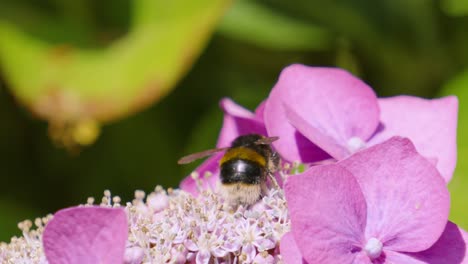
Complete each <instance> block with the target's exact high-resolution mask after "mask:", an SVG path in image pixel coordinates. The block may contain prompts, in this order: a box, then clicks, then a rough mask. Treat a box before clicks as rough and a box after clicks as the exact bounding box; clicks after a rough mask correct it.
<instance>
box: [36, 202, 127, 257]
mask: <svg viewBox="0 0 468 264" xmlns="http://www.w3.org/2000/svg"><path fill="white" fill-rule="evenodd" d="M127 237H128V226H127V215H126V214H125V211H124V210H123V209H118V208H103V207H72V208H67V209H63V210H60V211H58V212H57V213H56V214H55V215H54V217H53V219H52V220H51V221H50V222H49V223H48V224H47V226H46V228H45V230H44V234H43V244H44V252H45V255H46V256H47V260H48V261H49V263H50V264H60V263H63V264H65V263H67V264H73V263H76V264H81V263H102V264H112V263H123V260H124V252H125V243H126V241H127Z"/></svg>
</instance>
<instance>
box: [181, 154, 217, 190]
mask: <svg viewBox="0 0 468 264" xmlns="http://www.w3.org/2000/svg"><path fill="white" fill-rule="evenodd" d="M223 155H224V152H220V153H216V154H215V155H213V156H211V157H209V158H208V159H207V160H205V161H204V162H203V163H202V164H201V165H200V166H198V167H197V168H196V169H195V172H196V173H197V174H198V177H199V179H200V182H201V188H202V190H207V189H210V188H211V189H213V188H216V184H217V183H218V179H219V161H220V160H221V157H223ZM207 172H209V173H212V175H211V176H210V177H209V178H205V177H204V175H205V173H207ZM180 189H182V190H184V191H186V192H188V193H191V194H192V195H194V196H197V195H198V194H199V193H200V192H199V188H198V187H197V182H196V181H195V179H193V178H192V176H191V175H189V176H187V177H185V179H183V180H182V182H181V183H180Z"/></svg>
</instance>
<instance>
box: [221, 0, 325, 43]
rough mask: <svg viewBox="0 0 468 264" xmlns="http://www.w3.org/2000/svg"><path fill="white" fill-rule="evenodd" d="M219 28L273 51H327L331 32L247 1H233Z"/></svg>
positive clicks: (224, 32) (229, 34)
mask: <svg viewBox="0 0 468 264" xmlns="http://www.w3.org/2000/svg"><path fill="white" fill-rule="evenodd" d="M219 31H220V32H221V33H222V34H225V35H226V36H229V37H232V38H237V39H240V40H241V41H245V42H248V43H252V44H255V45H258V46H260V47H264V48H269V49H277V50H305V51H307V50H327V49H329V48H330V46H331V44H332V38H331V34H330V33H329V32H327V31H326V30H325V29H323V28H320V27H318V26H316V25H314V24H311V23H305V22H302V21H299V20H297V19H294V18H292V17H288V16H286V15H283V14H281V13H279V12H275V11H273V10H271V9H269V8H268V7H266V6H264V5H261V4H258V3H255V2H254V1H248V0H239V1H237V2H236V3H235V4H234V6H233V7H232V8H231V9H230V10H229V11H228V12H227V13H226V15H225V16H224V19H223V20H222V21H221V24H220V25H219Z"/></svg>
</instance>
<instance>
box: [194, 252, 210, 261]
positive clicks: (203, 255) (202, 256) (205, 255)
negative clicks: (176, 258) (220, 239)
mask: <svg viewBox="0 0 468 264" xmlns="http://www.w3.org/2000/svg"><path fill="white" fill-rule="evenodd" d="M210 259H211V253H210V252H209V251H208V250H200V251H198V253H197V257H196V259H195V263H196V264H208V263H209V262H210Z"/></svg>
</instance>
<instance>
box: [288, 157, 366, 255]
mask: <svg viewBox="0 0 468 264" xmlns="http://www.w3.org/2000/svg"><path fill="white" fill-rule="evenodd" d="M285 194H286V200H287V202H288V205H289V212H290V215H291V231H292V234H293V236H294V240H295V241H296V243H297V246H298V247H299V250H300V252H301V253H302V256H303V258H304V259H305V260H306V261H307V262H308V263H310V264H311V263H351V262H352V261H353V259H354V258H355V257H356V254H355V253H356V252H358V251H359V250H360V249H359V246H360V245H362V243H363V239H364V238H363V235H364V228H365V224H366V204H365V200H364V196H363V195H362V192H361V190H360V189H359V184H358V183H357V181H356V179H355V178H354V177H353V175H352V174H351V173H349V172H348V171H347V170H345V169H343V168H341V167H339V166H336V165H324V166H315V167H312V168H310V169H309V170H307V171H306V172H305V173H303V174H301V175H294V176H290V177H289V178H288V179H287V180H286V184H285Z"/></svg>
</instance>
